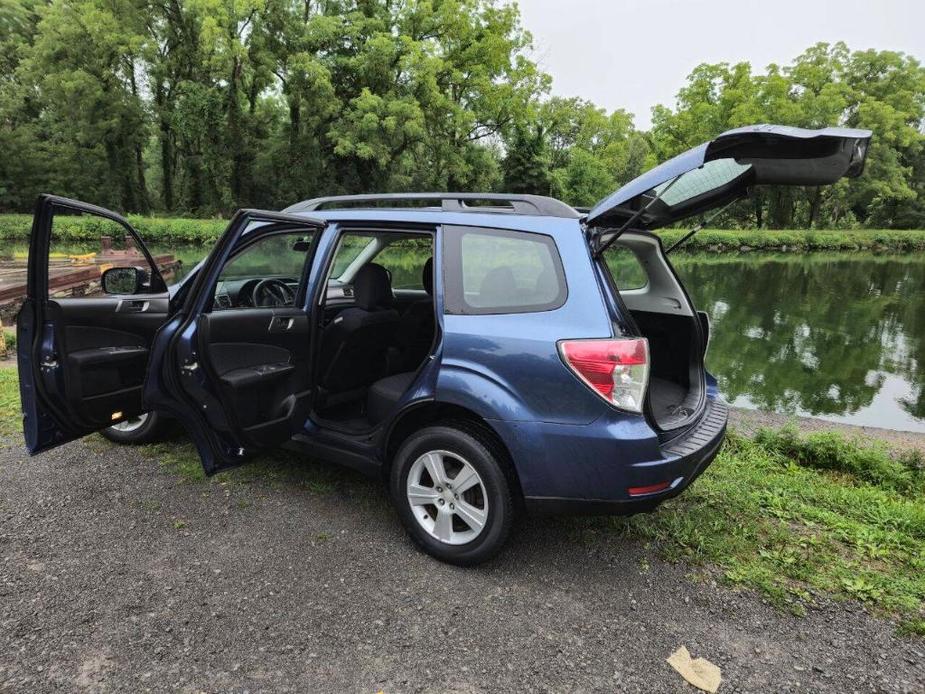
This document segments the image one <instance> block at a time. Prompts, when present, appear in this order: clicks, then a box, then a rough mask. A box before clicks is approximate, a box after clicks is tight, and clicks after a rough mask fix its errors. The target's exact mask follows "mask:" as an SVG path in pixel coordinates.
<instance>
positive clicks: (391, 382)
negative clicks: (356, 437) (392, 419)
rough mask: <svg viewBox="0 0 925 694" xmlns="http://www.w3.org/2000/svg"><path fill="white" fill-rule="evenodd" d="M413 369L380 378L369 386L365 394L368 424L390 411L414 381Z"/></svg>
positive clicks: (377, 420) (383, 416) (387, 414)
mask: <svg viewBox="0 0 925 694" xmlns="http://www.w3.org/2000/svg"><path fill="white" fill-rule="evenodd" d="M414 375H415V372H414V371H408V372H405V373H400V374H395V375H394V376H387V377H386V378H381V379H379V380H378V381H376V382H375V383H373V384H372V385H371V386H370V387H369V392H368V393H367V395H366V417H367V418H368V419H369V423H370V424H378V423H379V422H381V421H382V420H384V419H385V418H386V417H388V416H389V414H390V413H391V412H392V409H393V408H394V407H395V403H397V402H398V400H399V398H401V396H402V395H404V393H405V391H406V390H408V388H409V387H410V386H411V382H412V381H414Z"/></svg>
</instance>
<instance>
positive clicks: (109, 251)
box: [48, 207, 176, 298]
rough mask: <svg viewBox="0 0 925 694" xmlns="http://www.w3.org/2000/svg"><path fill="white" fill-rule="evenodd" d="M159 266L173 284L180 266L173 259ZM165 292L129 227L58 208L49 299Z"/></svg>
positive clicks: (166, 258)
mask: <svg viewBox="0 0 925 694" xmlns="http://www.w3.org/2000/svg"><path fill="white" fill-rule="evenodd" d="M87 238H91V239H94V240H93V241H86V240H84V239H87ZM158 261H160V262H162V263H163V273H162V275H163V278H164V279H165V280H167V281H169V280H170V279H171V273H172V271H173V269H174V268H175V266H176V261H175V260H174V258H173V256H171V255H164V256H163V257H160V258H158ZM162 291H164V286H163V283H162V282H161V281H160V279H159V278H158V271H157V270H156V269H155V266H154V265H152V264H151V263H150V262H149V261H148V259H147V258H146V257H145V254H144V253H143V252H142V250H141V245H140V242H139V241H136V239H135V237H133V236H132V233H131V232H130V231H129V230H128V229H127V228H126V227H124V226H122V224H120V223H119V222H116V221H114V220H112V219H108V218H106V217H101V216H99V215H96V214H92V213H90V212H77V211H76V210H74V209H71V208H67V207H55V208H54V214H53V216H52V220H51V238H50V239H49V247H48V296H49V297H50V298H72V297H84V296H86V297H98V296H101V295H103V294H107V293H108V294H120V295H121V294H151V293H157V292H162Z"/></svg>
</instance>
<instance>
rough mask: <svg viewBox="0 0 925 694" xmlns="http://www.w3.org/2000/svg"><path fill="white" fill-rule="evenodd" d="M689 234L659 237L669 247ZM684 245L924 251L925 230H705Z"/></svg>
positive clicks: (677, 232) (696, 248)
mask: <svg viewBox="0 0 925 694" xmlns="http://www.w3.org/2000/svg"><path fill="white" fill-rule="evenodd" d="M686 233H687V230H685V229H666V230H664V231H660V232H659V236H661V237H662V241H663V243H664V245H665V247H666V248H667V247H668V246H671V245H672V244H673V243H674V242H675V241H678V240H679V239H680V238H681V237H682V236H684V235H685V234H686ZM681 248H682V249H684V250H687V251H704V250H706V251H738V250H790V251H795V250H799V251H878V250H892V251H921V250H925V231H922V230H918V229H903V230H899V229H843V230H833V229H829V230H816V229H812V230H806V229H776V230H775V229H759V230H755V229H702V230H701V231H698V232H697V233H696V234H695V235H694V236H693V238H691V239H690V240H688V241H687V242H686V243H685V244H684V245H683V246H681ZM679 250H680V249H679ZM676 252H677V251H676Z"/></svg>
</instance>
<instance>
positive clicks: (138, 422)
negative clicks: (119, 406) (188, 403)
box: [100, 412, 168, 445]
mask: <svg viewBox="0 0 925 694" xmlns="http://www.w3.org/2000/svg"><path fill="white" fill-rule="evenodd" d="M167 431H168V423H167V422H166V421H165V417H164V416H163V415H162V414H160V413H158V412H143V413H142V414H139V415H137V416H135V417H129V418H128V419H123V420H122V421H121V422H119V423H118V424H113V425H112V426H111V427H107V428H106V429H103V431H101V432H100V433H101V434H102V435H103V436H105V437H106V438H107V439H109V440H110V441H113V442H115V443H122V444H128V445H134V444H140V443H151V442H152V441H158V440H159V439H161V438H162V437H163V436H164V435H165V433H166V432H167Z"/></svg>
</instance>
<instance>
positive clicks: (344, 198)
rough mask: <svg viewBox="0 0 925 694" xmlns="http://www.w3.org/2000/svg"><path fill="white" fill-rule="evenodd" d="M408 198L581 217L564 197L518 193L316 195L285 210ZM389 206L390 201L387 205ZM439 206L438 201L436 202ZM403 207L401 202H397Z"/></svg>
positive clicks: (466, 208) (455, 208) (456, 208)
mask: <svg viewBox="0 0 925 694" xmlns="http://www.w3.org/2000/svg"><path fill="white" fill-rule="evenodd" d="M404 201H409V202H410V201H433V202H435V203H438V202H439V203H440V209H441V210H443V211H444V212H507V213H513V214H523V215H539V216H542V217H566V218H571V219H577V218H578V217H580V216H581V215H580V214H579V213H578V212H577V211H576V210H575V208H573V207H570V206H568V205H566V204H565V203H564V202H562V201H561V200H556V199H555V198H548V197H546V196H543V195H516V194H508V193H381V194H370V195H332V196H329V197H324V198H312V199H311V200H304V201H302V202H298V203H296V204H295V205H292V206H290V207H287V208H286V209H285V210H284V211H285V212H287V213H291V212H314V211H316V210H320V209H324V208H328V209H330V208H337V207H362V205H363V203H375V204H370V207H383V206H384V205H382V204H381V203H399V202H404ZM468 201H478V202H498V203H500V204H499V205H498V206H492V205H469V204H467V202H468ZM385 206H387V205H385ZM433 206H434V207H436V205H433ZM396 207H399V205H396Z"/></svg>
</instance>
